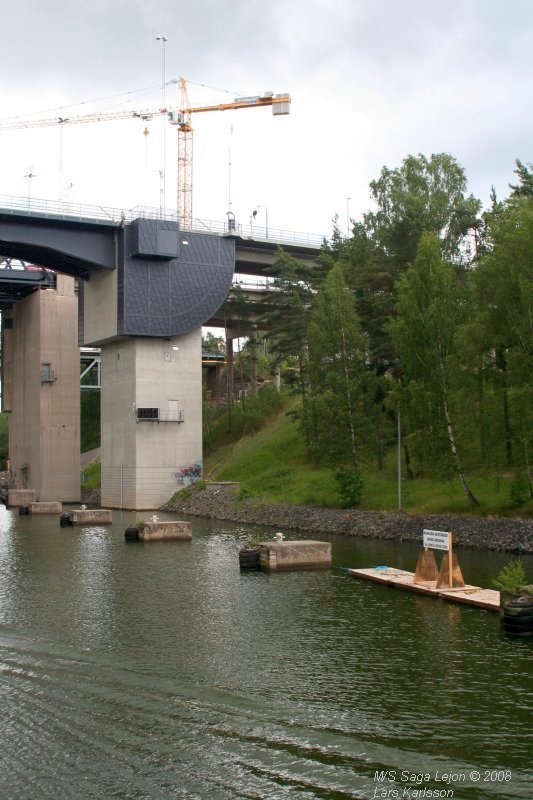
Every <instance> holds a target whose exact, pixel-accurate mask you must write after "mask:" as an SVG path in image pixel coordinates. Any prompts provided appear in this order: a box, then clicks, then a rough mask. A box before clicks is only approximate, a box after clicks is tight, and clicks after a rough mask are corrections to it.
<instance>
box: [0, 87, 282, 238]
mask: <svg viewBox="0 0 533 800" xmlns="http://www.w3.org/2000/svg"><path fill="white" fill-rule="evenodd" d="M179 83H180V92H181V97H180V109H179V110H178V111H173V110H172V109H168V108H147V109H143V110H141V111H132V110H130V111H109V112H103V113H98V112H93V113H91V114H79V115H77V116H71V117H52V118H49V119H36V120H26V121H18V122H6V123H0V132H2V131H13V130H22V129H26V128H42V127H52V126H54V125H77V124H81V123H88V122H112V121H114V120H119V119H142V120H144V121H148V120H151V119H153V117H157V116H162V115H165V116H167V117H168V119H169V121H170V122H171V124H172V125H174V126H175V127H176V129H177V132H178V191H177V194H178V221H179V223H180V225H181V226H182V227H183V228H191V227H192V218H193V217H192V189H193V128H192V125H191V115H192V114H199V113H202V112H205V111H232V110H236V109H239V108H260V107H261V106H271V107H272V113H273V114H274V115H275V116H278V115H282V114H288V113H289V111H290V103H291V97H290V95H289V94H286V93H284V94H274V93H273V92H264V93H263V94H262V95H255V96H252V97H236V98H235V100H233V101H232V102H230V103H219V104H217V105H208V106H191V105H190V103H189V98H188V94H187V84H186V81H185V80H184V79H183V78H180V81H179ZM145 131H146V129H145Z"/></svg>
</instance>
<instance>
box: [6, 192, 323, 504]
mask: <svg viewBox="0 0 533 800" xmlns="http://www.w3.org/2000/svg"><path fill="white" fill-rule="evenodd" d="M3 204H5V205H6V207H5V208H2V207H1V206H2V205H3ZM7 206H8V204H7V203H6V202H5V200H4V203H3V202H2V199H1V198H0V258H1V257H4V263H5V259H21V260H22V261H24V262H31V263H32V264H38V265H40V266H42V267H44V268H48V269H49V270H53V271H54V273H57V274H55V287H54V288H51V286H50V285H47V288H48V291H36V288H41V287H43V286H44V285H46V281H47V280H50V275H48V273H47V272H46V271H43V272H41V273H40V274H38V273H34V275H33V278H27V277H26V278H24V279H21V277H20V275H17V276H15V277H14V280H13V282H12V283H10V281H9V279H8V278H6V279H5V280H2V279H1V278H2V277H4V276H2V275H0V308H1V310H2V319H3V325H2V353H3V358H2V387H3V392H2V399H3V410H5V411H9V412H10V413H11V419H10V429H9V430H10V433H9V437H10V440H9V453H10V467H11V472H12V476H13V482H14V485H15V486H17V487H19V488H32V489H35V491H36V493H37V497H38V499H40V500H48V499H50V500H52V499H53V500H58V499H59V500H63V501H65V502H76V501H78V500H79V491H80V490H79V350H78V345H80V346H89V347H99V348H101V376H102V395H101V419H102V423H101V427H102V430H101V438H102V504H103V505H104V506H107V507H111V508H113V507H114V508H132V509H139V510H140V509H153V508H158V507H159V506H160V505H161V504H162V503H163V502H165V500H167V499H168V498H169V497H170V496H171V495H172V494H173V493H174V492H175V491H176V489H180V488H183V486H184V485H185V484H184V481H185V480H189V478H184V477H183V476H184V475H187V476H190V475H192V476H193V477H196V476H197V475H198V474H200V473H201V467H202V418H201V414H202V402H201V327H202V325H204V324H206V323H207V322H208V321H209V320H210V319H213V318H214V315H215V314H216V312H217V311H218V309H219V308H220V306H221V305H222V303H223V302H224V300H225V298H226V296H227V294H228V291H229V290H230V287H231V285H232V281H233V276H234V273H235V272H243V273H247V274H256V275H264V274H265V271H266V273H268V267H269V266H271V265H272V263H273V262H274V260H275V258H276V255H277V252H278V247H279V246H280V245H282V246H283V248H284V249H286V250H288V251H289V252H291V253H292V254H293V255H295V256H296V257H298V258H302V259H305V260H307V261H312V260H313V259H314V258H315V257H316V255H317V254H318V252H319V247H320V241H319V237H316V238H315V241H310V240H307V241H302V242H299V241H297V240H296V239H293V240H292V241H287V240H286V239H287V238H288V237H286V238H285V240H284V237H282V236H279V237H277V240H276V239H273V238H272V237H273V235H274V232H273V231H270V232H269V233H270V238H269V239H266V238H265V239H260V238H255V239H254V238H250V237H245V236H243V235H240V234H242V233H243V231H240V230H239V229H238V228H237V227H236V226H232V227H231V229H226V230H224V229H222V230H218V231H216V230H209V229H208V226H207V224H206V223H204V226H205V230H204V231H200V230H198V229H197V227H198V226H195V229H193V230H187V231H183V230H180V229H179V228H178V225H177V222H176V221H175V220H173V219H167V218H164V219H161V218H160V217H158V216H156V215H155V214H151V213H149V212H146V211H144V212H143V213H144V216H143V215H142V213H141V212H140V211H139V210H138V209H135V210H133V211H132V212H130V213H129V214H126V213H124V212H122V211H121V212H115V211H114V210H110V209H101V208H90V207H85V208H84V209H83V213H81V212H80V213H78V212H77V210H76V213H74V209H72V208H68V207H65V205H64V204H63V205H62V206H57V205H54V204H46V207H43V206H42V204H40V205H37V204H36V202H35V201H33V202H32V206H31V208H29V207H26V208H23V207H22V206H23V203H22V201H18V202H16V203H13V202H12V203H11V204H10V205H9V207H7ZM0 266H1V265H0ZM4 271H5V272H8V271H9V270H4ZM11 272H15V271H14V270H11ZM0 273H2V270H1V269H0ZM8 277H9V276H8ZM75 279H77V280H78V287H79V289H78V295H77V296H76V292H75ZM76 334H77V335H76Z"/></svg>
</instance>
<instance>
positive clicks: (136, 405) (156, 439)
mask: <svg viewBox="0 0 533 800" xmlns="http://www.w3.org/2000/svg"><path fill="white" fill-rule="evenodd" d="M201 342H202V336H201V329H200V328H198V329H197V330H195V331H192V332H191V333H187V334H184V335H182V336H176V337H173V338H172V339H159V338H141V337H128V338H127V339H121V340H114V341H111V342H107V343H104V344H103V345H102V395H101V403H102V405H101V414H102V454H101V459H102V506H103V507H104V508H131V509H135V510H149V509H157V508H160V507H161V505H163V503H165V502H166V501H167V500H168V499H169V498H170V497H171V496H172V495H173V494H174V492H176V491H177V490H179V489H183V488H185V487H186V486H188V485H190V484H191V483H193V482H194V481H195V480H198V479H199V478H200V477H201V472H202V359H201V347H202V344H201ZM148 409H151V411H149V410H148ZM179 419H183V421H182V422H180V421H178V420H179Z"/></svg>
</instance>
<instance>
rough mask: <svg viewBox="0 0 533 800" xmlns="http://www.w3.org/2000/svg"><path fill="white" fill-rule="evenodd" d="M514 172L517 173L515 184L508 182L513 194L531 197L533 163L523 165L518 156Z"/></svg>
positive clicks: (532, 194) (532, 193)
mask: <svg viewBox="0 0 533 800" xmlns="http://www.w3.org/2000/svg"><path fill="white" fill-rule="evenodd" d="M515 163H516V169H515V174H516V175H518V183H517V184H514V185H513V184H512V183H510V184H509V188H510V189H512V190H513V194H514V195H516V196H518V197H533V164H528V165H527V166H525V165H524V164H522V162H521V161H520V159H519V158H517V159H516V162H515Z"/></svg>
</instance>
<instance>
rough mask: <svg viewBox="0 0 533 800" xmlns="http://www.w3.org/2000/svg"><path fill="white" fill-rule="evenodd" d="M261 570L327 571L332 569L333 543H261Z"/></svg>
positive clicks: (309, 541) (304, 541)
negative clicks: (329, 568)
mask: <svg viewBox="0 0 533 800" xmlns="http://www.w3.org/2000/svg"><path fill="white" fill-rule="evenodd" d="M259 564H260V567H261V569H264V570H266V571H267V572H279V571H281V570H290V569H327V568H328V567H331V542H316V541H313V540H309V539H305V540H302V541H295V542H286V541H275V542H261V552H260V555H259Z"/></svg>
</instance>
